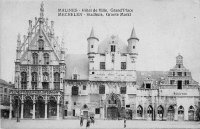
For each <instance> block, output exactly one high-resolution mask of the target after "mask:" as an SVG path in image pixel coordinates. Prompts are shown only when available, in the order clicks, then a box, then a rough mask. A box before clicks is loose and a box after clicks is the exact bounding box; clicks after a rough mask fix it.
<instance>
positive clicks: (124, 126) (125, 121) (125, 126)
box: [124, 118, 126, 128]
mask: <svg viewBox="0 0 200 129" xmlns="http://www.w3.org/2000/svg"><path fill="white" fill-rule="evenodd" d="M124 128H126V118H124Z"/></svg>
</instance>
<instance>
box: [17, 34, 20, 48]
mask: <svg viewBox="0 0 200 129" xmlns="http://www.w3.org/2000/svg"><path fill="white" fill-rule="evenodd" d="M20 46H21V36H20V33H19V34H18V35H17V49H20Z"/></svg>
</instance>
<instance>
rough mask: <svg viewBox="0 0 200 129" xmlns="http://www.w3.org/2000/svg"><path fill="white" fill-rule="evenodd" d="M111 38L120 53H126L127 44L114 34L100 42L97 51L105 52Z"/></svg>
mask: <svg viewBox="0 0 200 129" xmlns="http://www.w3.org/2000/svg"><path fill="white" fill-rule="evenodd" d="M113 40H114V41H115V42H116V43H117V44H118V49H119V52H120V53H128V51H127V44H126V43H124V42H123V41H122V40H120V39H119V37H118V36H114V35H112V36H110V37H108V38H106V39H105V40H103V41H102V42H100V44H99V47H98V53H106V51H107V50H109V48H108V47H109V46H110V44H111V42H112V41H113Z"/></svg>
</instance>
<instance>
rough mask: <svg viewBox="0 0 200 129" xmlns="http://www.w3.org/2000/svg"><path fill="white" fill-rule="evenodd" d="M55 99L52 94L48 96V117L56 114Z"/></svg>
mask: <svg viewBox="0 0 200 129" xmlns="http://www.w3.org/2000/svg"><path fill="white" fill-rule="evenodd" d="M57 110H59V109H57V100H56V98H55V97H54V96H50V97H49V102H48V108H47V112H48V113H47V116H48V117H49V118H53V117H56V116H57Z"/></svg>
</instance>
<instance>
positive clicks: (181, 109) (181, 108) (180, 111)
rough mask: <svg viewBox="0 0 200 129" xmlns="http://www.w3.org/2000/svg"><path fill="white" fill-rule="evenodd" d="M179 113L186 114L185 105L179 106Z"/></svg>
mask: <svg viewBox="0 0 200 129" xmlns="http://www.w3.org/2000/svg"><path fill="white" fill-rule="evenodd" d="M178 114H184V108H183V106H179V108H178Z"/></svg>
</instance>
